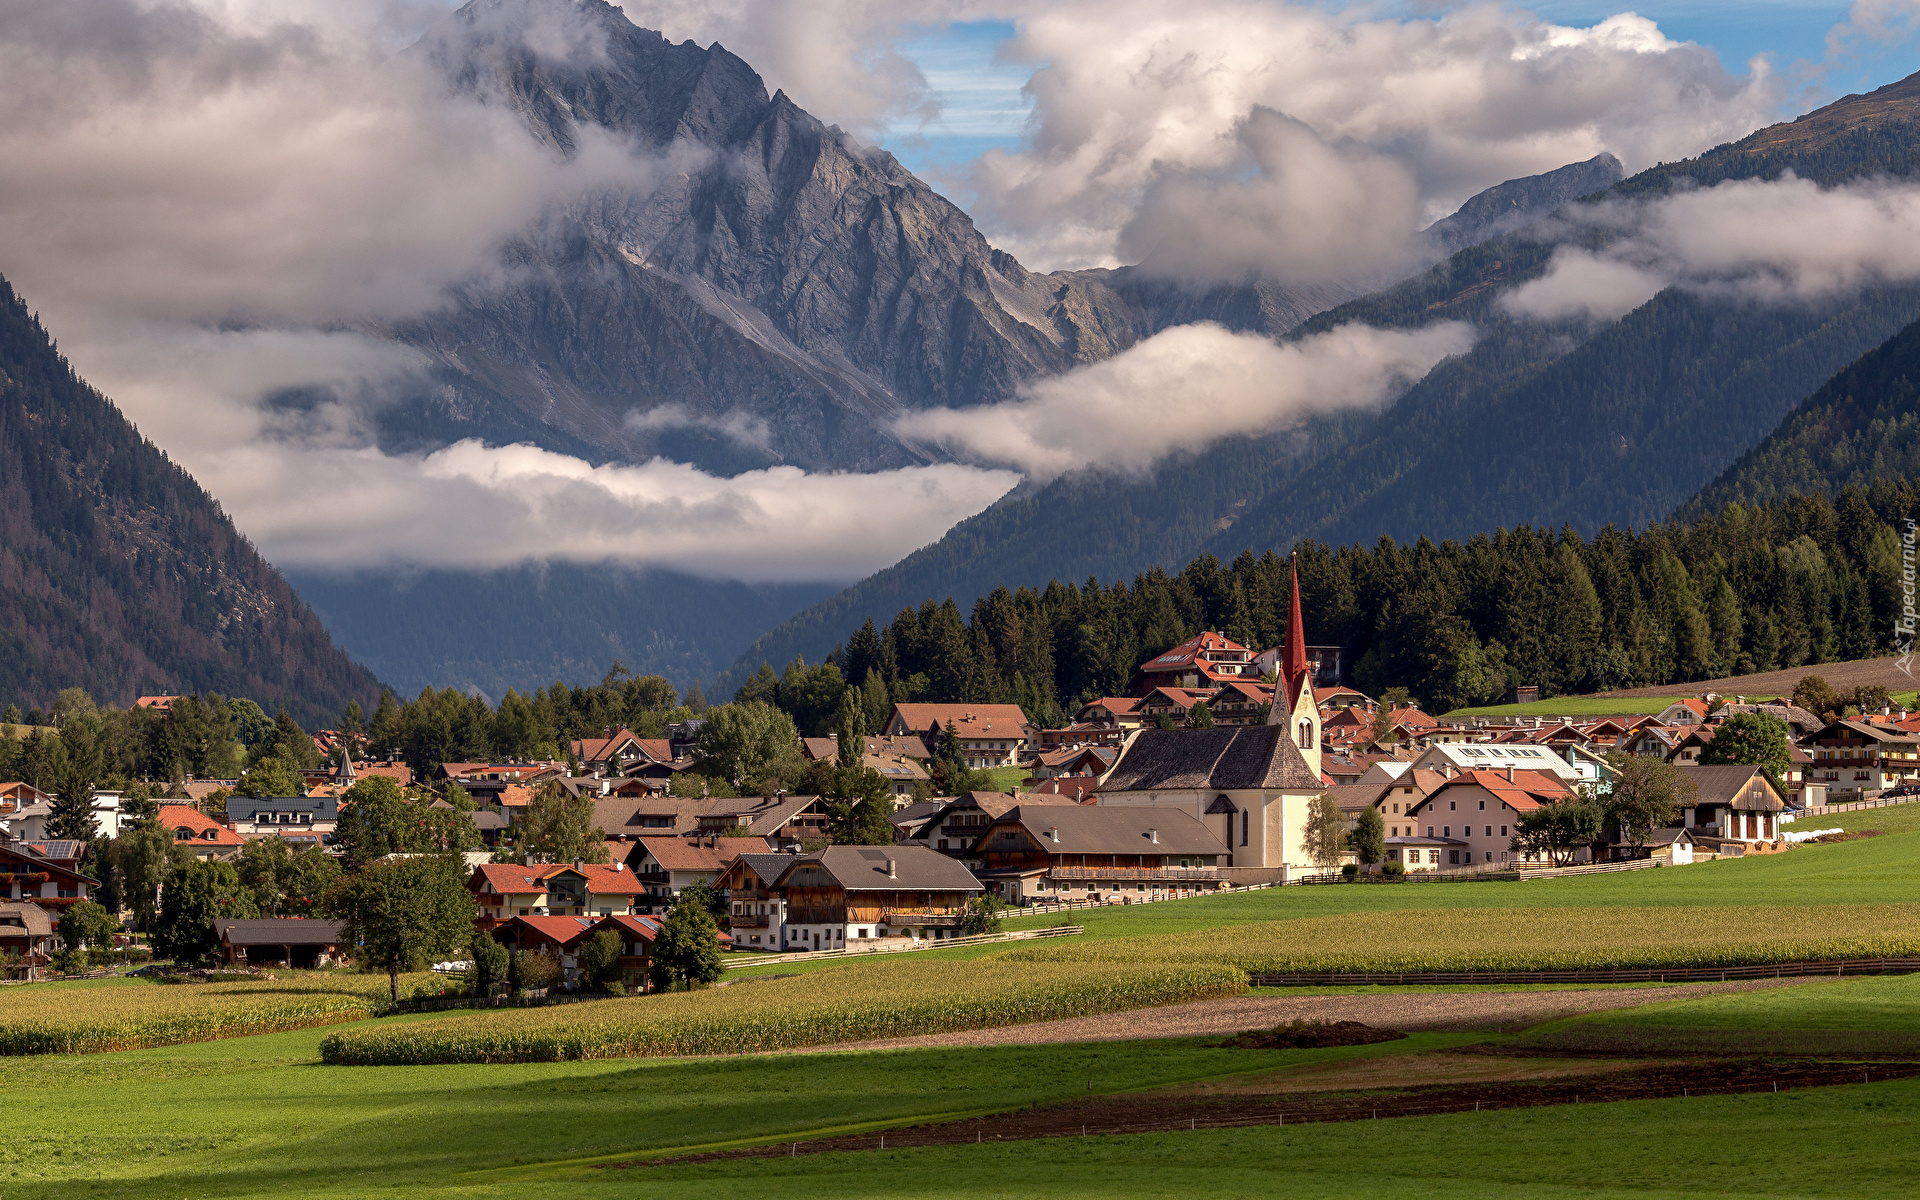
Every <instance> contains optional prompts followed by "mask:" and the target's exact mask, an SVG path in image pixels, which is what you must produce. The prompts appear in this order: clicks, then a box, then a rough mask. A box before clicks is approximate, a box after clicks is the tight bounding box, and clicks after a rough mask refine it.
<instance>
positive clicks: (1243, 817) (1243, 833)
mask: <svg viewBox="0 0 1920 1200" xmlns="http://www.w3.org/2000/svg"><path fill="white" fill-rule="evenodd" d="M1248 815H1249V814H1248V813H1247V812H1245V811H1244V810H1242V812H1241V813H1240V844H1241V845H1242V846H1244V845H1246V844H1247V817H1248Z"/></svg>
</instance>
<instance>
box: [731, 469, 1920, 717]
mask: <svg viewBox="0 0 1920 1200" xmlns="http://www.w3.org/2000/svg"><path fill="white" fill-rule="evenodd" d="M1917 509H1920V488H1917V487H1916V486H1915V485H1914V484H1913V483H1900V484H1891V483H1884V482H1883V483H1880V484H1878V485H1876V486H1875V487H1874V488H1872V489H1870V490H1864V491H1863V490H1859V489H1853V490H1849V491H1847V492H1846V493H1845V494H1844V495H1842V496H1841V497H1840V499H1839V500H1838V502H1835V501H1832V500H1829V499H1827V498H1826V497H1824V496H1801V497H1792V498H1788V499H1783V500H1780V501H1778V502H1775V503H1771V504H1768V505H1764V506H1760V507H1757V508H1743V507H1740V506H1729V507H1728V508H1726V509H1725V510H1724V511H1722V512H1720V513H1718V514H1716V515H1714V516H1711V517H1707V518H1704V519H1701V520H1699V521H1696V522H1692V523H1689V524H1671V525H1654V526H1650V527H1648V528H1646V529H1645V530H1643V531H1641V532H1635V531H1633V530H1631V529H1620V528H1615V527H1612V526H1608V527H1606V528H1603V529H1601V530H1600V531H1599V532H1598V533H1597V534H1595V535H1594V536H1593V537H1592V538H1590V539H1585V540H1583V539H1582V538H1580V537H1579V536H1578V535H1576V534H1574V533H1573V532H1572V531H1571V530H1566V529H1563V530H1561V531H1560V532H1559V533H1557V534H1556V533H1554V532H1552V531H1550V530H1537V529H1532V528H1528V527H1525V526H1521V527H1519V528H1516V529H1513V530H1511V531H1508V530H1501V531H1498V532H1496V533H1493V534H1491V535H1487V534H1482V535H1477V536H1475V537H1472V538H1470V539H1468V540H1466V541H1465V542H1456V541H1444V542H1440V543H1438V544H1436V543H1434V542H1432V541H1430V540H1428V539H1426V538H1421V539H1418V540H1417V541H1415V542H1413V543H1412V544H1411V545H1401V544H1398V543H1396V542H1394V541H1393V540H1392V539H1390V538H1381V539H1379V541H1378V542H1377V543H1375V544H1374V545H1372V546H1361V545H1348V546H1343V547H1340V548H1338V549H1334V548H1331V547H1329V546H1326V545H1324V544H1322V543H1319V542H1312V541H1308V542H1302V543H1301V544H1299V545H1298V546H1297V547H1296V548H1295V549H1296V550H1297V554H1298V558H1297V562H1298V565H1299V572H1300V591H1301V604H1302V613H1303V619H1304V621H1305V626H1306V628H1305V634H1306V639H1307V640H1308V641H1309V642H1312V643H1316V644H1337V645H1341V646H1344V647H1345V648H1346V651H1347V656H1348V657H1347V661H1348V662H1349V663H1352V664H1354V666H1353V667H1352V669H1351V672H1350V673H1351V674H1352V676H1353V680H1354V682H1355V683H1356V684H1357V685H1358V686H1360V687H1361V688H1362V689H1365V690H1368V691H1370V692H1373V693H1375V694H1377V693H1379V692H1380V691H1382V690H1384V689H1386V688H1388V687H1395V686H1398V687H1405V688H1407V689H1409V690H1410V691H1411V692H1412V693H1413V695H1414V696H1415V697H1416V698H1417V699H1419V700H1420V701H1422V702H1423V703H1425V704H1426V705H1428V706H1429V707H1430V708H1431V709H1432V710H1433V711H1436V712H1439V711H1445V710H1447V709H1450V708H1454V707H1458V706H1460V705H1464V704H1471V703H1476V702H1484V701H1490V700H1496V699H1498V698H1500V697H1502V696H1504V695H1506V694H1507V693H1508V692H1509V691H1510V690H1511V689H1512V688H1513V687H1514V686H1515V685H1520V684H1535V685H1538V686H1539V687H1540V689H1541V692H1542V694H1543V695H1557V694H1562V693H1566V692H1591V691H1603V690H1607V689H1610V688H1616V687H1634V686H1643V685H1654V684H1666V683H1680V682H1684V681H1687V680H1695V679H1711V678H1716V677H1718V676H1722V675H1728V674H1736V673H1738V674H1745V673H1749V672H1753V671H1765V670H1772V669H1776V668H1783V667H1797V666H1800V665H1801V664H1804V663H1818V662H1827V661H1835V660H1843V659H1854V658H1863V657H1866V656H1868V655H1871V654H1874V653H1877V652H1879V651H1881V650H1883V649H1884V648H1886V647H1887V646H1888V645H1889V639H1890V637H1891V634H1892V632H1893V622H1894V617H1895V615H1896V613H1897V612H1898V610H1899V605H1900V590H1899V581H1900V540H1899V537H1898V535H1897V533H1896V532H1895V530H1896V527H1897V526H1898V525H1899V523H1900V522H1902V521H1903V520H1904V519H1905V518H1906V517H1907V516H1908V515H1909V514H1912V513H1914V512H1915V511H1916V510H1917ZM1287 594H1288V593H1287V560H1286V559H1284V558H1281V557H1280V556H1279V555H1277V554H1275V553H1274V552H1272V551H1268V552H1267V553H1266V554H1264V555H1262V556H1261V557H1259V558H1255V557H1254V555H1253V554H1252V553H1251V552H1243V553H1242V554H1240V555H1239V556H1238V557H1237V558H1236V559H1235V560H1234V562H1233V563H1232V565H1231V566H1227V567H1222V566H1221V565H1220V563H1219V561H1218V560H1217V559H1215V558H1213V557H1212V556H1210V555H1202V556H1200V557H1198V558H1196V559H1194V560H1193V561H1192V562H1190V563H1188V564H1187V566H1186V567H1185V569H1183V570H1182V571H1181V572H1180V573H1179V574H1177V575H1168V574H1166V573H1164V572H1161V571H1159V570H1152V571H1147V572H1145V573H1143V574H1141V575H1138V576H1136V577H1135V578H1134V579H1132V580H1131V581H1126V580H1113V581H1110V582H1105V583H1103V582H1101V581H1100V580H1098V579H1088V580H1086V581H1085V582H1084V583H1075V582H1073V581H1070V580H1069V581H1060V580H1055V581H1053V582H1051V583H1049V584H1047V585H1046V586H1045V587H1044V588H1040V589H1034V588H1020V589H1017V590H1009V589H1006V588H999V589H996V590H995V591H993V592H992V593H991V594H989V595H987V596H984V597H982V598H981V599H980V600H979V601H977V602H976V603H975V604H974V605H973V606H972V613H971V619H969V618H968V617H966V616H963V615H962V610H961V609H960V607H959V606H958V605H956V604H955V603H954V602H953V601H952V600H951V599H948V600H946V601H944V602H938V601H935V600H931V599H929V600H926V601H924V602H923V603H921V604H920V605H918V606H917V607H908V608H905V609H903V610H902V611H901V612H900V614H899V615H898V616H897V617H895V618H894V619H893V620H892V621H891V622H889V623H887V624H885V625H884V627H876V626H875V625H874V624H872V623H869V624H866V625H863V626H862V627H860V628H858V629H850V630H848V631H847V633H846V636H847V640H846V642H845V644H844V645H843V646H841V647H838V648H836V650H835V652H834V654H833V656H832V659H831V660H830V661H829V662H828V663H826V664H823V665H822V666H820V667H816V668H812V669H806V668H790V669H789V670H788V672H787V673H786V675H785V677H784V678H782V679H781V680H780V686H779V688H778V689H777V690H775V691H773V692H772V694H771V696H770V697H769V698H775V699H778V700H779V702H780V703H781V705H782V707H786V708H789V709H790V710H804V711H807V712H811V711H812V710H813V709H814V708H816V707H818V704H817V702H816V700H815V699H813V697H814V696H815V694H816V693H820V692H822V691H823V689H824V690H831V689H832V688H833V687H837V686H845V683H843V681H845V682H846V683H850V682H859V683H862V684H863V685H864V686H865V687H866V689H867V690H868V691H870V692H874V691H884V696H883V697H881V698H880V699H881V700H882V702H884V701H887V700H890V701H901V700H955V701H960V700H965V701H978V702H982V703H986V702H993V701H1017V702H1019V703H1022V704H1024V705H1027V706H1029V713H1030V715H1033V716H1035V717H1036V718H1039V719H1042V720H1046V721H1049V722H1052V721H1055V720H1058V719H1059V718H1060V717H1062V716H1064V715H1070V709H1071V708H1072V706H1074V705H1075V704H1077V703H1078V702H1081V701H1084V700H1086V699H1089V698H1093V697H1098V696H1103V695H1112V694H1116V693H1118V692H1119V690H1120V689H1121V688H1123V687H1124V686H1125V685H1126V683H1127V681H1128V679H1129V677H1130V676H1131V675H1132V674H1133V671H1134V669H1135V668H1136V667H1137V666H1138V665H1139V664H1140V663H1142V662H1144V661H1146V660H1147V659H1149V658H1151V657H1153V656H1154V655H1155V654H1158V653H1160V652H1161V651H1162V650H1165V649H1166V648H1168V647H1170V646H1173V645H1176V644H1178V643H1179V642H1182V641H1184V640H1186V639H1187V638H1189V637H1191V636H1193V635H1194V634H1196V633H1198V632H1200V631H1202V630H1208V629H1213V630H1220V631H1222V632H1224V633H1226V634H1227V636H1229V637H1231V638H1233V639H1235V640H1236V641H1240V642H1242V643H1245V644H1247V645H1250V646H1253V647H1255V648H1257V649H1264V648H1267V647H1270V646H1274V645H1277V644H1279V643H1280V642H1281V640H1282V639H1283V638H1284V636H1285V634H1286V607H1287ZM870 673H871V675H872V678H871V679H869V674H870ZM772 679H773V677H772V676H771V674H770V673H769V672H768V671H767V669H766V668H763V669H762V674H761V676H760V677H759V679H758V680H750V681H749V682H748V683H747V685H746V692H747V693H748V694H750V695H753V696H762V697H766V696H768V693H769V689H768V684H769V683H770V682H772ZM787 692H792V693H793V695H794V697H795V699H794V702H793V703H792V704H789V703H788V702H787V700H786V699H785V698H784V696H785V693H787ZM834 694H835V696H836V697H837V692H836V693H834ZM868 707H869V708H870V709H872V708H873V707H875V705H874V703H873V702H872V701H870V702H869V704H868ZM827 711H829V712H830V711H831V707H830V706H829V707H828V709H827ZM798 718H799V712H798V711H796V719H798Z"/></svg>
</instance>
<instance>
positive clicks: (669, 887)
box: [609, 836, 772, 912]
mask: <svg viewBox="0 0 1920 1200" xmlns="http://www.w3.org/2000/svg"><path fill="white" fill-rule="evenodd" d="M609 847H610V848H615V847H613V845H612V844H611V843H610V844H609ZM619 848H625V849H626V850H627V853H626V856H625V862H626V865H627V869H628V870H630V871H632V872H633V877H634V879H636V880H638V881H639V882H640V883H641V884H643V885H644V886H645V888H646V893H645V895H644V897H643V898H642V900H641V906H640V907H638V908H636V910H635V911H644V912H665V911H666V910H667V909H669V908H672V907H673V903H674V901H676V900H678V899H679V898H680V893H681V891H683V890H684V889H686V888H689V887H692V886H693V885H694V884H696V883H705V884H717V883H718V881H719V879H720V877H721V876H722V875H724V874H725V873H726V870H727V867H728V866H729V865H730V864H731V863H732V862H733V860H734V859H736V858H738V857H740V856H741V855H742V854H767V853H770V852H771V849H772V848H771V847H769V846H768V845H767V840H766V839H765V838H757V837H705V838H686V837H672V836H667V837H643V838H640V839H639V840H637V841H635V842H634V843H633V844H632V846H631V847H624V846H623V847H619Z"/></svg>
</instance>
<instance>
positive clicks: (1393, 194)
mask: <svg viewBox="0 0 1920 1200" xmlns="http://www.w3.org/2000/svg"><path fill="white" fill-rule="evenodd" d="M1234 137H1235V139H1236V141H1238V143H1239V145H1240V150H1241V152H1240V153H1239V154H1237V155H1236V156H1235V157H1234V159H1233V160H1232V161H1230V162H1229V163H1227V164H1226V165H1225V166H1224V167H1223V168H1222V169H1220V170H1216V171H1206V172H1203V171H1178V170H1176V171H1169V172H1167V173H1166V174H1165V175H1163V176H1161V177H1159V178H1157V179H1155V180H1154V181H1153V182H1152V183H1150V184H1148V185H1147V189H1146V192H1145V195H1144V196H1143V198H1142V200H1141V202H1140V206H1139V208H1138V209H1137V210H1136V211H1135V212H1134V214H1133V216H1132V217H1130V218H1129V219H1128V221H1127V223H1126V225H1124V226H1122V227H1121V230H1120V238H1119V257H1120V258H1121V259H1123V260H1126V261H1130V262H1138V263H1139V264H1140V267H1141V269H1142V270H1144V271H1147V272H1149V273H1152V274H1155V275H1161V276H1172V277H1176V278H1183V279H1189V280H1194V281H1199V282H1210V283H1211V282H1239V281H1243V280H1246V279H1248V278H1250V277H1253V276H1264V277H1266V278H1269V279H1274V280H1278V281H1279V282H1282V283H1331V282H1336V281H1342V280H1354V279H1364V278H1371V277H1374V276H1376V275H1378V274H1380V273H1381V272H1391V271H1393V270H1395V269H1396V268H1401V267H1405V266H1408V265H1410V264H1411V263H1412V262H1413V261H1415V260H1414V257H1413V253H1412V238H1413V234H1414V233H1415V232H1416V231H1417V230H1418V229H1419V228H1420V220H1419V218H1420V193H1419V189H1418V187H1416V186H1415V184H1414V180H1413V173H1412V172H1411V171H1410V170H1408V169H1407V167H1406V166H1405V165H1404V164H1402V163H1400V162H1397V161H1395V160H1394V159H1392V158H1389V157H1387V156H1386V155H1383V154H1378V153H1375V152H1374V151H1372V150H1369V149H1367V148H1366V147H1365V146H1361V145H1358V144H1356V143H1351V142H1349V143H1347V144H1345V145H1341V146H1332V145H1329V144H1328V143H1327V142H1326V141H1325V140H1323V139H1322V138H1321V137H1320V135H1319V134H1317V133H1315V132H1314V131H1313V130H1312V129H1311V128H1310V127H1309V126H1307V125H1305V124H1304V123H1302V122H1300V121H1296V120H1294V119H1293V118H1292V117H1289V116H1286V115H1284V114H1282V113H1277V112H1274V111H1273V110H1272V109H1268V108H1255V109H1254V110H1253V112H1252V113H1251V114H1250V115H1249V116H1248V117H1247V118H1246V119H1245V120H1244V121H1242V122H1241V123H1240V124H1239V126H1238V127H1237V128H1236V129H1235V131H1234Z"/></svg>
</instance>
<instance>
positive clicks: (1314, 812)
mask: <svg viewBox="0 0 1920 1200" xmlns="http://www.w3.org/2000/svg"><path fill="white" fill-rule="evenodd" d="M1302 843H1303V844H1302V848H1303V849H1304V850H1305V851H1306V852H1307V857H1308V858H1310V859H1312V860H1313V865H1314V866H1316V867H1319V868H1320V869H1321V870H1322V871H1331V870H1332V869H1333V868H1334V867H1336V866H1338V865H1339V863H1340V856H1341V855H1342V854H1345V853H1346V852H1347V814H1345V813H1343V812H1341V811H1340V805H1339V802H1338V801H1336V800H1335V799H1334V798H1333V797H1332V796H1329V795H1327V794H1325V793H1324V792H1323V793H1321V794H1320V795H1318V796H1315V797H1314V798H1313V799H1312V801H1310V802H1309V803H1308V805H1307V825H1306V833H1305V836H1304V837H1303V838H1302Z"/></svg>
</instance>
